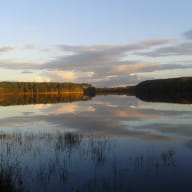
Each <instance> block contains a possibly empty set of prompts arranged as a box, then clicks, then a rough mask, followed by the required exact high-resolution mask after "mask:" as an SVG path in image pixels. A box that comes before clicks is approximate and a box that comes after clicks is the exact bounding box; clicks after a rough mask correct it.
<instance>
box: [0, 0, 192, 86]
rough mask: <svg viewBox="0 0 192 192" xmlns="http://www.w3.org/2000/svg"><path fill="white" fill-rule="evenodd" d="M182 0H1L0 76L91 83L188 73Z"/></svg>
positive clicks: (188, 27)
mask: <svg viewBox="0 0 192 192" xmlns="http://www.w3.org/2000/svg"><path fill="white" fill-rule="evenodd" d="M191 7H192V1H190V0H182V1H181V0H180V1H173V0H167V1H165V0H161V1H160V0H158V1H157V0H156V1H154V0H81V1H80V0H70V1H69V0H54V1H53V0H41V1H40V0H33V1H32V0H6V1H3V2H1V6H0V18H1V22H0V29H1V41H0V74H1V75H0V80H1V81H4V80H8V81H73V82H89V83H92V84H93V85H97V86H117V85H126V84H135V83H138V82H140V81H142V80H144V79H149V78H150V79H153V78H167V77H177V76H184V75H187V76H189V75H191V74H192V73H191V72H192V67H191V60H192V56H191V55H192V23H191V18H192V12H191Z"/></svg>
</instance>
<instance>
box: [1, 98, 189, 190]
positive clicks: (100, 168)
mask: <svg viewBox="0 0 192 192" xmlns="http://www.w3.org/2000/svg"><path fill="white" fill-rule="evenodd" d="M29 103H30V104H27V103H25V104H22V103H15V102H14V105H12V104H11V103H9V104H4V105H3V104H2V105H1V106H0V186H1V188H3V189H4V190H5V191H6V189H7V188H8V189H10V191H16V190H18V191H32V192H33V191H35V192H36V191H37V192H38V191H40V192H44V191H50V192H52V191H57V192H60V191H62V192H63V191H66V192H72V191H74V192H81V191H83V192H86V191H87V192H88V191H90V192H91V191H93V192H102V191H107V192H108V191H110V192H115V191H116V192H121V191H122V192H123V191H129V192H132V191H133V192H135V191H148V192H149V191H153V192H154V191H155V192H157V191H169V192H170V191H185V192H186V191H192V184H191V179H192V105H190V104H171V103H151V102H143V101H141V100H139V99H137V98H135V97H132V96H118V95H117V96H112V95H111V96H97V97H94V98H92V99H84V100H82V101H80V100H79V101H78V100H76V101H74V102H71V101H70V102H68V101H65V102H63V103H62V102H60V103H57V102H56V101H54V103H53V102H52V103H50V102H47V104H46V103H45V102H44V104H41V103H39V104H34V103H35V102H33V103H32V104H31V102H29ZM18 104H19V105H18Z"/></svg>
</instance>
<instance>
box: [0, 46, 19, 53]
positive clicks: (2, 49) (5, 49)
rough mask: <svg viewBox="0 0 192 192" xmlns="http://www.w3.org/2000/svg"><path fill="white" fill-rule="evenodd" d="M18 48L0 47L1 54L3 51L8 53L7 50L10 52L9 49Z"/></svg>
mask: <svg viewBox="0 0 192 192" xmlns="http://www.w3.org/2000/svg"><path fill="white" fill-rule="evenodd" d="M14 49H16V47H15V46H4V47H0V54H1V53H6V52H9V51H12V50H14Z"/></svg>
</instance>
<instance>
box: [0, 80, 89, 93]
mask: <svg viewBox="0 0 192 192" xmlns="http://www.w3.org/2000/svg"><path fill="white" fill-rule="evenodd" d="M90 86H91V85H90V84H86V83H81V84H78V83H58V82H0V94H32V95H33V94H34V95H35V94H63V93H83V92H84V89H86V88H87V87H90Z"/></svg>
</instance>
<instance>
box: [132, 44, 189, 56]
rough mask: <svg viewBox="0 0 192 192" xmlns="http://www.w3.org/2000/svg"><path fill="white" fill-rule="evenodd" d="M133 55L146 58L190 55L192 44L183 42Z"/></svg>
mask: <svg viewBox="0 0 192 192" xmlns="http://www.w3.org/2000/svg"><path fill="white" fill-rule="evenodd" d="M134 54H135V55H142V56H148V57H168V56H182V55H192V42H184V43H181V44H177V45H173V46H168V47H162V48H158V49H156V50H154V51H147V52H135V53H134Z"/></svg>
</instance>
